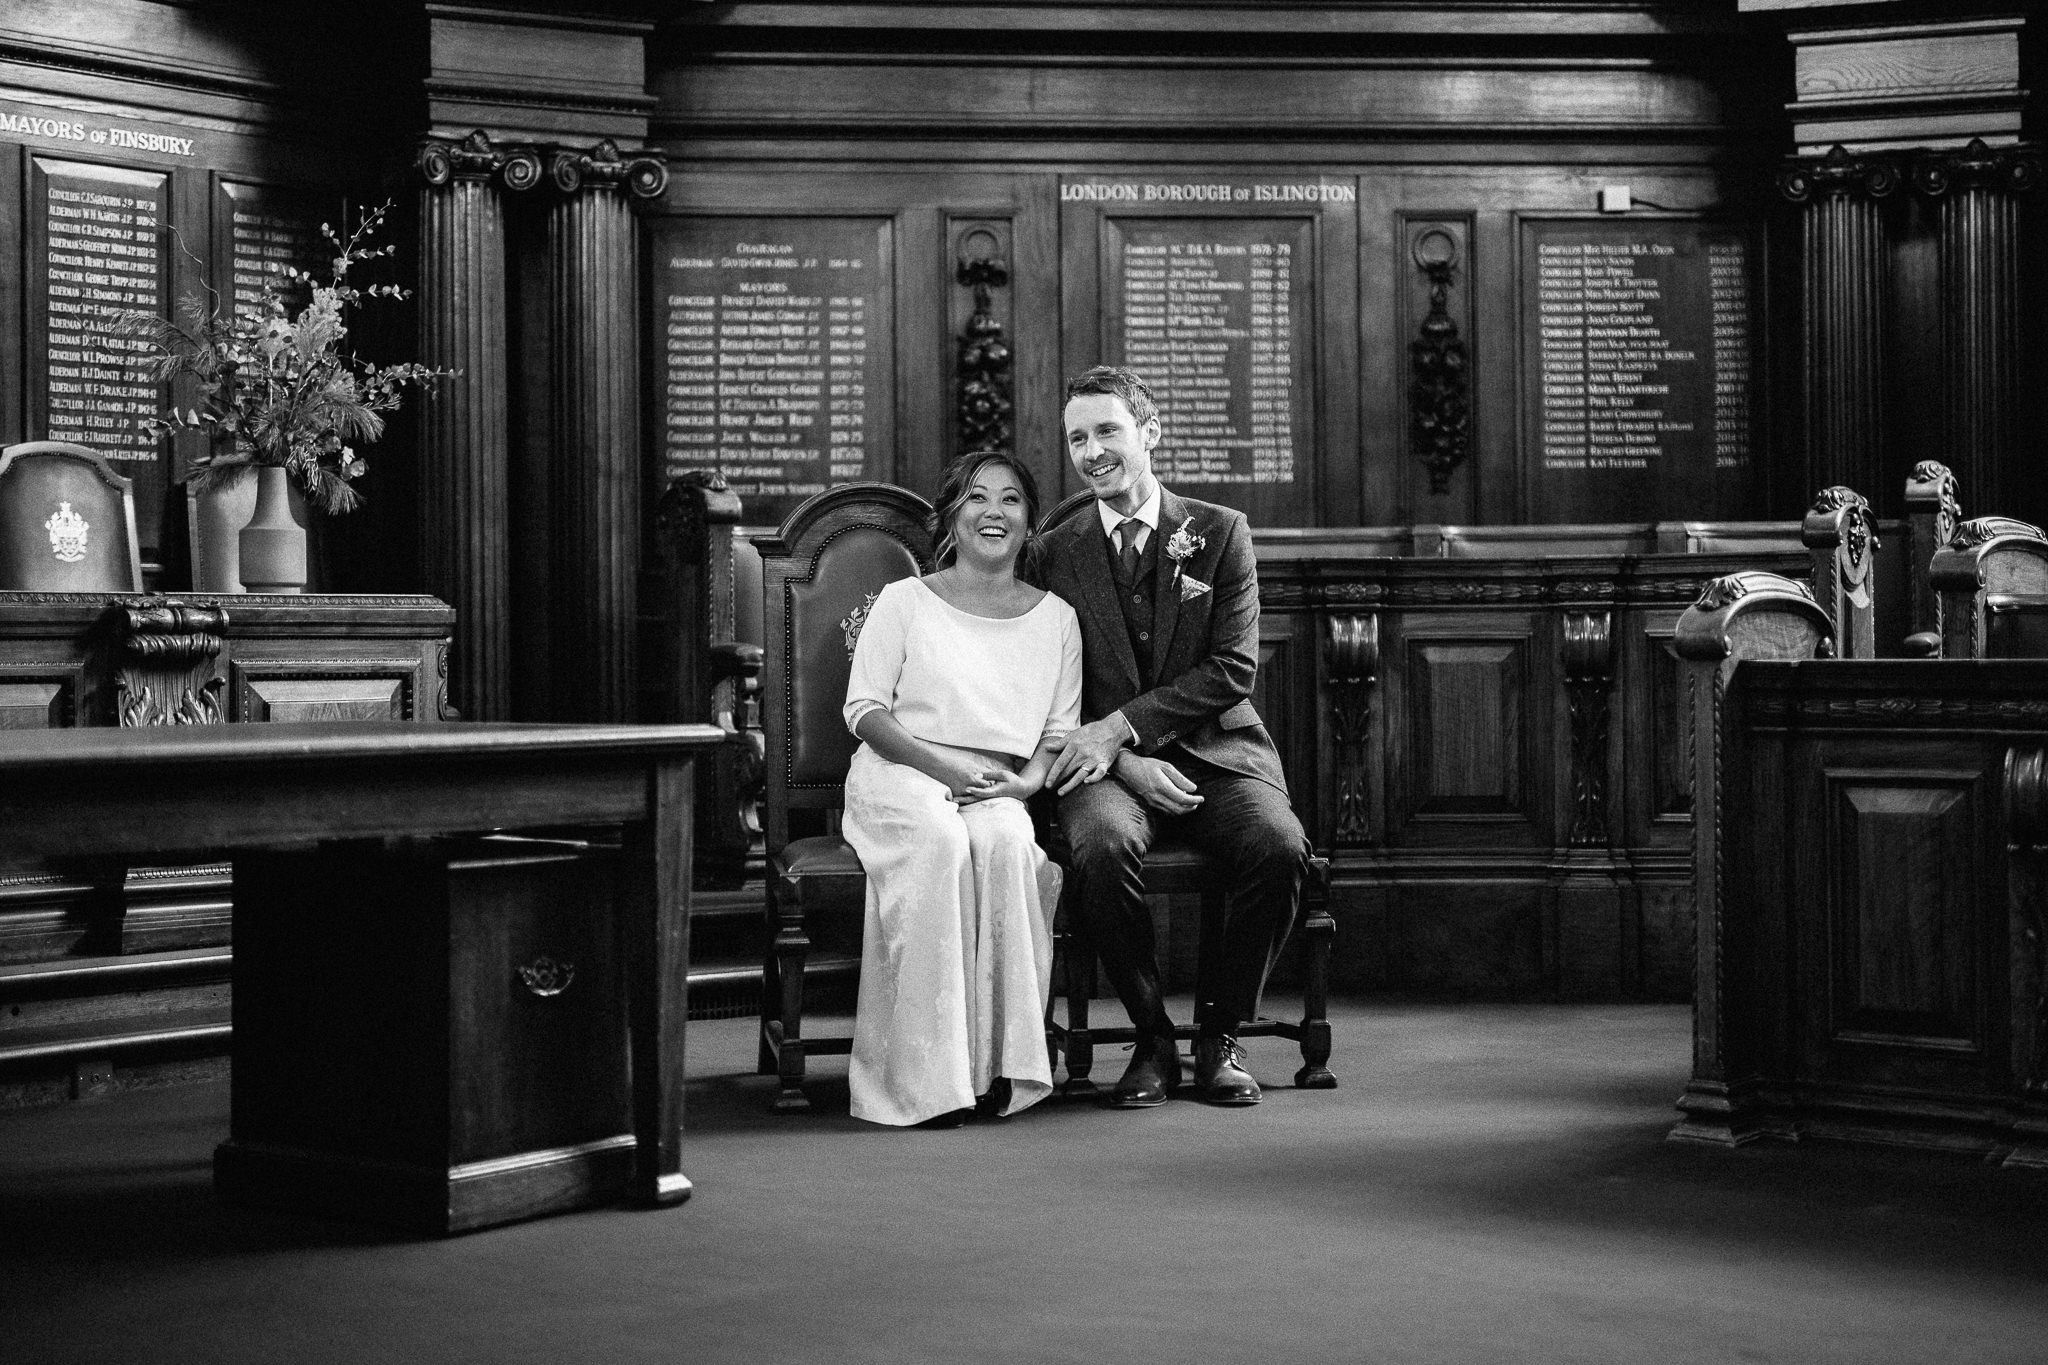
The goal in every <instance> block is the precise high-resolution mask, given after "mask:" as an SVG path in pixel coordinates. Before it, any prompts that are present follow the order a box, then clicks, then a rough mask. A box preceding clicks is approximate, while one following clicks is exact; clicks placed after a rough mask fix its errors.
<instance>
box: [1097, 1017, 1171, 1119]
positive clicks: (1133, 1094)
mask: <svg viewBox="0 0 2048 1365" xmlns="http://www.w3.org/2000/svg"><path fill="white" fill-rule="evenodd" d="M1179 1087H1180V1045H1179V1044H1178V1043H1176V1042H1174V1040H1173V1035H1172V1034H1166V1035H1165V1036H1163V1037H1162V1036H1159V1035H1156V1034H1155V1035H1152V1036H1150V1037H1146V1038H1141V1039H1139V1040H1138V1042H1137V1044H1136V1045H1135V1046H1133V1047H1132V1048H1131V1064H1130V1065H1129V1066H1127V1067H1125V1068H1124V1074H1123V1079H1121V1080H1119V1081H1118V1082H1117V1083H1116V1088H1115V1089H1113V1090H1111V1091H1110V1092H1109V1104H1110V1107H1111V1108H1112V1109H1150V1108H1152V1107H1153V1106H1154V1105H1158V1104H1164V1103H1166V1097H1167V1096H1168V1095H1170V1094H1172V1093H1173V1092H1174V1091H1175V1090H1176V1089H1178V1088H1179Z"/></svg>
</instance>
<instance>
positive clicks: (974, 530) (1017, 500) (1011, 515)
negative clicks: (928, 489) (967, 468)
mask: <svg viewBox="0 0 2048 1365" xmlns="http://www.w3.org/2000/svg"><path fill="white" fill-rule="evenodd" d="M1028 517H1029V513H1028V511H1027V508H1026V505H1025V498H1024V489H1023V488H1022V487H1021V486H1020V485H1019V484H1018V482H1017V476H1016V474H1015V473H1013V472H1012V471H1011V469H1010V468H1009V466H1008V465H1005V464H1001V463H999V462H996V461H990V462H989V463H987V464H985V465H983V466H982V467H981V468H980V469H979V470H977V471H976V472H975V475H974V482H973V483H971V484H969V485H968V487H967V497H966V500H965V501H963V502H962V503H961V504H960V510H959V511H958V512H957V513H955V514H954V516H953V543H954V545H955V546H956V551H955V553H956V554H957V555H958V556H959V559H960V560H961V562H962V563H965V564H970V565H973V566H974V567H976V568H981V569H1001V568H1005V567H1008V566H1011V565H1014V564H1015V563H1016V562H1017V556H1018V554H1019V553H1020V552H1022V550H1023V549H1024V536H1025V533H1026V532H1027V531H1029V530H1030V525H1029V522H1028Z"/></svg>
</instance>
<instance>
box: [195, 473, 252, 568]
mask: <svg viewBox="0 0 2048 1365" xmlns="http://www.w3.org/2000/svg"><path fill="white" fill-rule="evenodd" d="M187 513H188V515H189V516H190V517H191V522H192V591H194V592H209V593H233V592H244V591H246V589H245V588H243V587H242V528H243V527H244V526H247V525H248V524H249V518H250V517H252V516H254V515H255V514H256V476H255V471H253V470H251V471H250V472H249V473H248V474H245V475H244V476H242V477H241V478H238V479H232V480H229V481H228V482H227V483H225V484H221V485H217V486H216V487H213V488H210V489H208V490H207V491H206V492H204V493H193V494H192V495H191V500H190V502H189V504H188V506H187Z"/></svg>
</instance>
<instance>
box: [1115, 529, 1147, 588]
mask: <svg viewBox="0 0 2048 1365" xmlns="http://www.w3.org/2000/svg"><path fill="white" fill-rule="evenodd" d="M1144 527H1145V523H1144V522H1142V521H1139V520H1138V519H1137V518H1136V517H1125V518H1124V519H1123V520H1122V521H1120V522H1118V523H1117V524H1116V541H1117V552H1116V558H1117V563H1118V565H1119V566H1121V567H1122V569H1123V572H1124V578H1125V579H1127V580H1135V579H1136V578H1137V576H1138V532H1139V531H1141V530H1143V529H1144Z"/></svg>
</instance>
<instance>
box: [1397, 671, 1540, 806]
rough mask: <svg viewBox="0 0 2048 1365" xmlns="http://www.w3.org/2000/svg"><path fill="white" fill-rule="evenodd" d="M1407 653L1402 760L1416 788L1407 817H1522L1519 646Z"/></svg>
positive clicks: (1524, 695) (1523, 700)
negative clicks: (1407, 723)
mask: <svg viewBox="0 0 2048 1365" xmlns="http://www.w3.org/2000/svg"><path fill="white" fill-rule="evenodd" d="M1406 643H1407V646H1408V688H1409V704H1410V711H1409V714H1410V716H1411V717H1412V718H1413V724H1414V728H1413V729H1412V730H1411V731H1410V732H1409V735H1408V745H1409V748H1408V757H1409V761H1410V763H1412V764H1413V765H1414V771H1415V772H1417V773H1418V774H1419V775H1421V781H1419V782H1418V783H1417V786H1416V789H1415V790H1414V791H1412V792H1411V793H1410V794H1409V795H1410V798H1411V800H1412V802H1413V805H1412V813H1413V815H1414V816H1418V817H1421V816H1430V815H1523V814H1526V811H1525V808H1524V801H1525V800H1526V797H1525V795H1524V792H1523V770H1524V766H1525V765H1524V761H1523V751H1522V750H1523V735H1524V734H1525V726H1524V724H1523V715H1522V711H1523V708H1524V706H1525V705H1526V704H1527V700H1528V677H1527V671H1528V668H1527V662H1526V659H1525V646H1524V645H1522V644H1521V643H1520V642H1509V641H1491V640H1488V641H1472V640H1457V639H1434V640H1432V639H1417V638H1416V637H1415V636H1414V635H1412V634H1411V635H1410V636H1409V638H1408V640H1407V642H1406Z"/></svg>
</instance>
